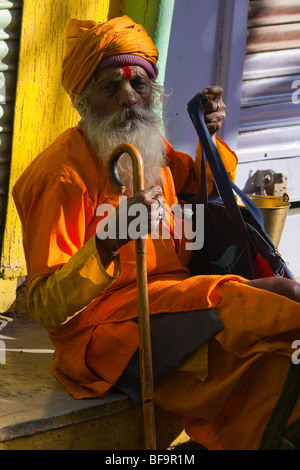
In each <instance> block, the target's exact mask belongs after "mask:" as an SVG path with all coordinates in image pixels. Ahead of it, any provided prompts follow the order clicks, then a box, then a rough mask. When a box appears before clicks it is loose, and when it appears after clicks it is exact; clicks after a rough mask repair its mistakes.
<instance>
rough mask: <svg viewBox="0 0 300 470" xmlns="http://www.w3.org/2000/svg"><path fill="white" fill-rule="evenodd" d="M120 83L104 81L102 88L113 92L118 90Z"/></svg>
mask: <svg viewBox="0 0 300 470" xmlns="http://www.w3.org/2000/svg"><path fill="white" fill-rule="evenodd" d="M117 88H118V84H117V83H115V82H106V83H102V85H101V87H100V90H103V91H106V92H113V91H115V90H117Z"/></svg>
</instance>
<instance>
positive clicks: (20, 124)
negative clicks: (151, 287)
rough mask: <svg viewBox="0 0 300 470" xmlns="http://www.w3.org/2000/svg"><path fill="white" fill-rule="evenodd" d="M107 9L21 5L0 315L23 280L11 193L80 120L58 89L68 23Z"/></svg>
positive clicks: (81, 0)
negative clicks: (25, 173)
mask: <svg viewBox="0 0 300 470" xmlns="http://www.w3.org/2000/svg"><path fill="white" fill-rule="evenodd" d="M110 3H111V4H112V5H114V4H117V3H118V1H117V0H116V1H111V2H110V1H109V0H63V1H62V0H39V1H38V2H35V1H32V0H24V1H23V16H22V27H21V42H20V54H19V65H18V80H17V90H16V103H15V114H14V131H13V143H12V156H11V173H10V185H9V187H10V189H9V200H8V208H7V215H6V226H5V233H4V241H3V247H2V253H1V270H0V313H1V312H5V311H7V310H8V309H9V308H11V305H12V303H13V302H14V300H15V291H16V286H17V282H18V278H19V276H24V275H26V267H25V260H24V254H23V247H22V230H21V224H20V221H19V218H18V215H17V212H16V209H15V206H14V203H13V200H12V197H11V190H12V187H13V185H14V183H15V182H16V180H17V178H18V177H19V175H20V174H21V173H22V172H23V171H24V169H25V168H26V167H27V166H28V165H29V163H30V162H31V161H32V160H33V159H34V158H35V157H36V156H37V155H38V154H39V153H40V152H41V151H42V150H43V149H44V148H45V147H46V146H48V145H49V144H50V143H51V142H52V141H53V140H54V139H55V137H56V136H57V135H59V134H60V133H61V132H62V131H64V130H65V129H66V128H67V127H70V126H72V125H74V124H75V123H76V122H77V120H78V115H77V114H76V112H75V111H74V110H73V109H72V107H71V106H70V101H69V98H68V96H67V94H66V93H65V91H64V90H63V88H62V87H61V84H60V80H61V63H62V59H63V53H64V36H65V29H66V25H67V23H68V21H69V19H70V18H72V17H73V18H75V17H76V18H81V19H95V20H96V21H106V20H107V18H108V14H109V8H110V6H111V5H110Z"/></svg>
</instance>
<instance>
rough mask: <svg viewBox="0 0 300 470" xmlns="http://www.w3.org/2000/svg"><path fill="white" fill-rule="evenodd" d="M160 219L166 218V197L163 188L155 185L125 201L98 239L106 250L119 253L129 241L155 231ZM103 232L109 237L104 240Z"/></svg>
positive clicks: (98, 235) (112, 215) (113, 214)
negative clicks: (114, 229) (111, 226)
mask: <svg viewBox="0 0 300 470" xmlns="http://www.w3.org/2000/svg"><path fill="white" fill-rule="evenodd" d="M159 201H160V203H159ZM159 217H162V218H163V217H164V197H163V191H162V188H161V187H160V186H159V185H155V186H153V187H151V188H148V189H144V190H143V191H138V192H137V193H136V194H135V195H134V196H132V197H130V198H125V199H123V201H121V203H120V204H119V206H118V207H117V208H116V210H115V211H114V212H113V213H112V214H111V216H110V218H109V219H108V221H107V223H106V225H105V226H104V227H103V228H102V230H100V232H98V234H97V237H96V238H98V239H99V238H100V239H101V242H102V245H103V246H104V247H105V249H106V250H108V251H117V250H118V249H120V248H121V247H122V246H123V245H125V244H126V243H128V242H129V241H131V240H136V239H137V238H141V237H143V236H145V235H147V234H148V233H150V232H152V231H153V230H155V228H156V227H157V225H158V224H159ZM112 219H114V223H113V227H116V229H117V230H116V233H114V231H113V230H112V231H111V230H110V226H109V224H110V223H111V221H112ZM135 221H137V223H135ZM120 227H121V229H120ZM101 232H102V233H105V234H107V236H106V237H104V238H103V236H102V235H101Z"/></svg>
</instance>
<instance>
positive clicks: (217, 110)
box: [202, 85, 226, 141]
mask: <svg viewBox="0 0 300 470" xmlns="http://www.w3.org/2000/svg"><path fill="white" fill-rule="evenodd" d="M202 93H204V94H205V95H208V97H209V101H208V102H207V103H204V105H203V109H204V119H205V123H206V126H207V129H208V132H209V133H210V135H211V137H212V139H213V140H214V141H215V138H216V133H217V131H219V130H220V129H221V127H222V124H223V121H224V119H225V118H226V106H225V103H224V102H223V100H222V93H223V88H222V87H221V86H219V85H214V86H207V87H206V88H204V89H203V90H202Z"/></svg>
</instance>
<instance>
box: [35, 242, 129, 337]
mask: <svg viewBox="0 0 300 470" xmlns="http://www.w3.org/2000/svg"><path fill="white" fill-rule="evenodd" d="M121 272H122V268H121V263H120V258H119V256H116V258H115V259H114V261H113V262H112V263H111V264H110V265H109V266H108V268H107V270H105V269H104V267H103V265H102V263H101V260H100V257H99V253H98V250H97V248H96V243H95V237H92V238H91V239H90V240H89V241H88V242H87V243H86V244H85V245H83V246H82V247H81V248H80V249H79V250H78V251H77V253H75V254H74V255H73V256H72V258H70V260H69V261H68V262H67V263H66V264H64V265H63V266H61V267H60V268H58V269H57V270H56V271H55V272H54V273H52V275H51V276H49V275H43V276H37V277H35V278H34V279H33V281H32V283H31V285H30V289H29V293H28V302H27V303H28V309H29V311H30V314H31V316H32V317H33V318H34V319H35V320H36V321H37V322H39V323H42V324H43V325H44V326H46V327H47V328H51V327H54V326H56V325H59V324H63V323H65V322H67V321H68V320H70V319H71V318H72V317H73V316H74V315H76V314H77V313H79V312H80V311H81V310H82V309H83V308H85V307H86V306H87V305H89V304H90V303H91V302H92V301H93V300H95V299H96V298H97V297H98V296H99V295H100V294H101V293H102V292H103V291H104V290H105V289H107V288H108V287H109V286H111V284H112V283H113V282H114V281H115V280H116V279H117V277H119V275H120V274H121ZM66 315H68V316H67V317H66Z"/></svg>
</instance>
